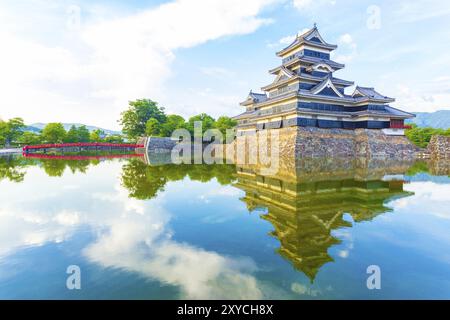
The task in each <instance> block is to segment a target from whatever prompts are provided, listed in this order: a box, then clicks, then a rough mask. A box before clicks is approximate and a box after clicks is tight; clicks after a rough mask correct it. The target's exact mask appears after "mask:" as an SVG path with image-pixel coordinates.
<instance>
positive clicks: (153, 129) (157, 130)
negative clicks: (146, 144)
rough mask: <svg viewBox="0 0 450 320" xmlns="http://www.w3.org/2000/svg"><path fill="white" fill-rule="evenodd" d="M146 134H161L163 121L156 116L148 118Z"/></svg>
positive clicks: (155, 135)
mask: <svg viewBox="0 0 450 320" xmlns="http://www.w3.org/2000/svg"><path fill="white" fill-rule="evenodd" d="M145 134H146V135H147V136H153V137H159V136H161V123H160V122H159V121H158V120H156V119H155V118H151V119H148V121H147V123H146V124H145Z"/></svg>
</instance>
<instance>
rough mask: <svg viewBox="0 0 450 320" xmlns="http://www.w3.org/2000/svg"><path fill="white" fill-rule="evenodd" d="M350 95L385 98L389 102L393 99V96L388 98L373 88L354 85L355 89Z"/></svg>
mask: <svg viewBox="0 0 450 320" xmlns="http://www.w3.org/2000/svg"><path fill="white" fill-rule="evenodd" d="M352 97H368V98H372V99H377V100H386V101H389V102H393V101H395V99H394V98H390V97H387V96H384V95H382V94H380V93H378V92H377V91H375V89H374V88H369V87H360V86H356V88H355V91H354V92H353V94H352Z"/></svg>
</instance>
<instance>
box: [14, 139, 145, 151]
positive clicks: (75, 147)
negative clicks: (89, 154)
mask: <svg viewBox="0 0 450 320" xmlns="http://www.w3.org/2000/svg"><path fill="white" fill-rule="evenodd" d="M136 148H144V145H142V144H132V143H108V142H77V143H49V144H37V145H32V146H25V147H23V149H22V150H23V153H25V154H28V153H33V152H36V151H39V150H43V152H44V153H45V152H47V150H49V149H51V150H55V149H56V150H61V151H63V152H64V151H68V152H71V151H72V152H79V151H82V150H86V151H87V150H107V151H112V150H133V149H136Z"/></svg>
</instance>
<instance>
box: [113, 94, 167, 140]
mask: <svg viewBox="0 0 450 320" xmlns="http://www.w3.org/2000/svg"><path fill="white" fill-rule="evenodd" d="M150 119H156V120H157V121H158V122H160V123H163V122H165V121H166V115H165V113H164V108H163V107H159V106H158V104H157V102H155V101H152V100H150V99H138V100H136V101H130V102H129V107H128V109H127V110H126V111H124V112H122V114H121V118H120V120H119V123H120V124H121V125H122V131H123V133H125V134H126V135H127V136H128V138H130V139H136V138H138V137H140V136H143V135H144V134H145V133H146V126H147V122H148V120H150Z"/></svg>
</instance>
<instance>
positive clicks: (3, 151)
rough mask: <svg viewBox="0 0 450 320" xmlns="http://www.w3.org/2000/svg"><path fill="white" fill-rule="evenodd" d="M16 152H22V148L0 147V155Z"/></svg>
mask: <svg viewBox="0 0 450 320" xmlns="http://www.w3.org/2000/svg"><path fill="white" fill-rule="evenodd" d="M17 153H22V149H20V148H11V149H0V156H3V155H9V154H17Z"/></svg>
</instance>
